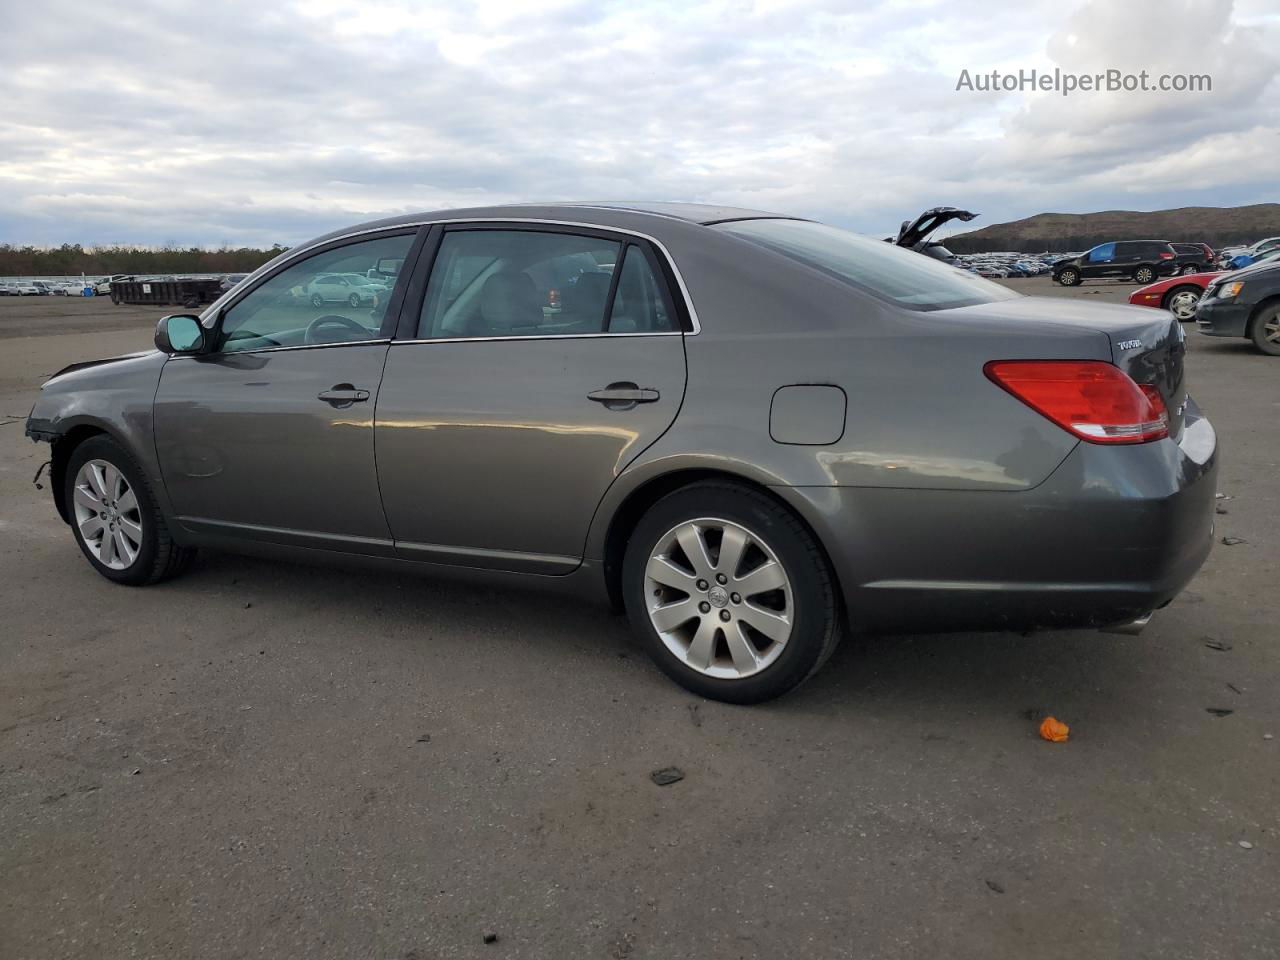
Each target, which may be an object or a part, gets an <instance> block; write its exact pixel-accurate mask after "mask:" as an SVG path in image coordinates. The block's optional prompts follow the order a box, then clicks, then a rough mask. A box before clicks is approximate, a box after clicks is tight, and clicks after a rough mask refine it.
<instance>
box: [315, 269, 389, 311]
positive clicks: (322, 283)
mask: <svg viewBox="0 0 1280 960" xmlns="http://www.w3.org/2000/svg"><path fill="white" fill-rule="evenodd" d="M386 290H387V286H386V284H384V283H378V282H377V281H376V280H370V279H369V278H368V277H365V276H362V275H360V274H358V273H322V274H321V275H320V276H318V277H316V278H315V279H314V280H312V281H311V282H310V283H308V284H306V286H304V287H303V288H302V294H303V296H304V297H305V298H306V299H307V300H310V301H311V305H312V306H313V307H322V306H324V305H325V304H326V303H348V304H350V305H351V306H353V307H358V306H360V305H361V304H362V303H369V304H372V303H377V301H378V298H379V297H380V296H382V295H383V294H384V293H385V292H386Z"/></svg>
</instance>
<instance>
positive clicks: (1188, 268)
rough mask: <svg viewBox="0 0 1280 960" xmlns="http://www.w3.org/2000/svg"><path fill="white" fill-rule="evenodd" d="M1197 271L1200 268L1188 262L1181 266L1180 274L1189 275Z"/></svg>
mask: <svg viewBox="0 0 1280 960" xmlns="http://www.w3.org/2000/svg"><path fill="white" fill-rule="evenodd" d="M1199 272H1200V268H1199V267H1198V266H1196V265H1195V264H1194V263H1188V264H1187V265H1186V266H1185V267H1183V268H1182V275H1183V276H1184V277H1189V276H1191V274H1193V273H1199Z"/></svg>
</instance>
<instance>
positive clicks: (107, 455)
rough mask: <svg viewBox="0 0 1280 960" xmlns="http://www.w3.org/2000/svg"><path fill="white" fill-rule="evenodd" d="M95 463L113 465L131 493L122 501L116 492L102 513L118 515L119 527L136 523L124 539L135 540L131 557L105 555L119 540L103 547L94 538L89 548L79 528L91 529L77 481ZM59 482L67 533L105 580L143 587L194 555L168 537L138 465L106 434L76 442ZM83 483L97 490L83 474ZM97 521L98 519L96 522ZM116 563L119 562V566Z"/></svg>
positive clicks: (181, 566)
mask: <svg viewBox="0 0 1280 960" xmlns="http://www.w3.org/2000/svg"><path fill="white" fill-rule="evenodd" d="M99 464H104V465H106V467H110V468H112V469H114V470H116V471H117V472H118V473H119V474H120V476H121V477H123V479H124V481H125V483H126V484H127V489H128V491H129V492H131V493H132V494H133V500H132V501H131V502H130V503H128V504H127V503H126V497H127V494H125V495H122V496H120V498H119V500H118V501H117V502H118V503H119V504H120V506H119V507H118V513H116V509H117V508H116V507H115V505H114V504H111V505H109V506H108V509H109V510H110V511H111V512H112V514H114V517H107V518H105V519H108V521H109V522H110V521H111V520H113V519H118V520H119V521H120V530H121V531H123V530H124V529H125V525H126V524H127V523H132V524H133V525H134V527H136V528H140V533H138V534H137V535H136V536H135V535H133V534H129V536H128V537H127V538H126V539H127V540H128V542H130V543H134V544H136V550H135V553H134V556H133V557H132V558H131V559H130V558H129V557H128V556H127V555H126V556H125V557H123V558H116V557H114V556H113V557H112V558H108V554H112V555H114V554H115V552H116V543H118V542H119V541H115V542H113V544H112V545H111V546H110V547H106V545H105V544H103V542H102V538H99V539H98V540H97V543H98V544H99V546H97V547H96V548H95V545H94V544H92V543H91V542H90V540H89V539H87V537H86V532H85V531H86V530H88V529H91V527H90V526H89V525H88V523H87V522H86V515H90V516H88V519H89V520H91V519H92V517H91V513H92V511H91V510H89V509H88V502H87V501H86V500H85V499H84V498H83V497H80V498H79V499H78V493H77V486H78V485H79V482H80V481H81V471H82V469H84V468H86V465H90V466H89V470H90V471H92V468H93V467H94V466H97V465H99ZM102 473H103V475H104V476H105V477H106V478H108V479H109V478H111V476H112V475H111V474H110V473H109V472H107V471H106V470H105V469H103V471H102ZM63 482H64V487H63V494H64V496H65V497H66V504H67V511H68V513H69V514H70V516H71V531H72V535H73V536H74V537H75V539H76V543H77V545H79V547H80V551H81V553H83V554H84V555H85V558H86V559H87V560H88V561H89V564H90V565H91V566H92V567H93V568H94V569H95V570H97V571H98V573H100V574H102V576H104V577H106V578H107V579H108V580H110V581H112V582H113V583H120V584H125V585H127V586H131V587H138V586H145V585H146V584H151V583H158V582H159V581H161V580H167V579H168V578H170V577H173V576H176V575H177V574H179V573H181V572H183V571H184V570H186V568H187V567H189V566H190V565H191V561H192V560H193V559H194V558H195V551H194V550H192V549H190V548H187V547H182V546H179V545H178V544H177V543H175V542H174V540H173V537H172V536H171V535H170V534H169V527H168V525H167V524H166V523H165V519H164V516H163V515H162V514H161V512H160V508H159V506H157V504H156V500H155V496H154V495H153V494H152V492H151V487H150V486H149V485H148V484H147V482H146V477H145V475H144V474H143V471H142V468H141V467H139V466H138V464H137V462H136V461H135V460H134V459H133V457H131V456H130V455H129V453H128V452H127V451H126V450H125V449H124V448H123V447H122V446H120V444H118V443H116V441H114V440H112V439H111V438H110V437H106V436H101V435H99V436H95V437H90V438H89V439H88V440H86V441H84V443H82V444H80V445H79V446H78V447H76V448H75V450H73V451H72V452H71V456H70V458H69V459H68V461H67V473H66V477H65V478H64V481H63ZM84 482H85V484H86V487H87V492H88V493H89V494H90V495H91V496H93V495H96V494H97V493H98V492H100V490H99V489H95V485H94V483H92V482H91V481H90V480H88V479H87V475H86V479H85V481H84ZM119 489H124V488H119ZM101 499H102V498H100V503H101ZM105 512H106V511H102V512H100V514H99V519H100V520H101V519H104V518H103V517H102V513H105ZM101 525H102V524H101V523H100V522H99V523H98V526H99V527H100V526H101ZM131 529H132V528H131ZM108 532H110V529H108V530H107V531H104V534H105V533H108ZM125 561H127V562H125ZM120 563H123V564H124V565H123V566H121V565H120Z"/></svg>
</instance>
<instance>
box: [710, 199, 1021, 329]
mask: <svg viewBox="0 0 1280 960" xmlns="http://www.w3.org/2000/svg"><path fill="white" fill-rule="evenodd" d="M713 229H716V230H723V231H724V232H725V233H731V234H734V235H735V236H739V237H742V238H744V239H746V240H750V241H752V242H753V243H758V244H760V245H761V246H762V247H768V248H769V249H770V250H774V251H776V252H778V253H781V254H782V255H783V256H786V257H790V258H791V259H792V260H796V261H798V262H800V263H803V264H805V265H806V266H810V267H813V268H814V269H816V270H821V271H822V272H823V273H825V274H827V275H828V276H832V277H835V278H836V279H837V280H842V281H844V282H845V283H848V284H849V285H850V286H853V287H856V288H857V289H859V290H862V291H865V292H866V293H869V294H871V295H872V296H873V297H877V298H878V299H881V300H887V301H889V302H890V303H894V304H897V305H898V306H900V307H906V308H908V309H911V310H945V309H947V308H948V307H967V306H972V305H973V304H975V303H993V302H994V301H996V300H1011V299H1013V298H1014V297H1017V296H1020V294H1017V293H1014V292H1013V291H1012V290H1010V289H1008V288H1007V287H1002V286H1000V284H998V283H992V282H991V281H990V280H984V279H982V278H981V277H979V276H976V275H975V274H972V273H969V272H967V271H964V270H959V269H957V268H955V267H952V266H948V265H947V264H945V263H942V262H941V261H939V260H935V259H933V258H932V257H929V256H925V255H924V254H921V253H916V252H915V251H912V250H907V249H905V248H903V247H899V246H896V245H895V244H892V243H885V242H884V241H883V240H874V239H872V238H871V237H863V236H859V235H858V234H856V233H850V232H849V231H847V230H838V229H837V228H835V227H828V226H826V225H825V224H821V223H812V222H810V221H808V220H733V221H729V222H728V223H719V224H715V225H714V227H713Z"/></svg>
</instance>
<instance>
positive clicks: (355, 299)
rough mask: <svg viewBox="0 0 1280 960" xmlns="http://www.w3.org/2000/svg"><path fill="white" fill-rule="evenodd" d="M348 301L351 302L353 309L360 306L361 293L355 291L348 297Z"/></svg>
mask: <svg viewBox="0 0 1280 960" xmlns="http://www.w3.org/2000/svg"><path fill="white" fill-rule="evenodd" d="M347 303H349V304H351V307H352V309H355V308H356V307H358V306H360V295H359V294H358V293H353V294H352V295H351V296H349V297H347Z"/></svg>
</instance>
